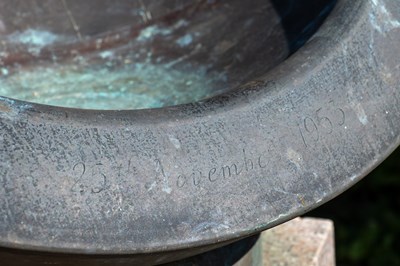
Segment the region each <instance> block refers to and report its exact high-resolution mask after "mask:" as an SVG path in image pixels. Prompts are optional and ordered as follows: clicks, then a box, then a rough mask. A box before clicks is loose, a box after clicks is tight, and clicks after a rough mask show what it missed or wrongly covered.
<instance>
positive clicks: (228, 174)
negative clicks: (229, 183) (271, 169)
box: [172, 149, 267, 188]
mask: <svg viewBox="0 0 400 266" xmlns="http://www.w3.org/2000/svg"><path fill="white" fill-rule="evenodd" d="M241 157H242V158H241V159H238V160H237V161H236V162H231V163H226V164H222V165H218V166H213V167H211V168H208V169H207V168H206V169H194V170H193V171H192V172H191V173H180V174H177V175H176V176H175V177H172V180H174V182H175V185H176V187H177V188H184V187H189V186H192V187H199V186H201V185H204V184H205V183H209V184H210V183H215V182H218V181H223V180H228V179H230V178H235V177H238V176H241V175H245V174H247V173H250V172H255V171H258V170H260V169H264V168H266V167H267V163H266V161H265V157H264V156H263V155H256V156H254V155H253V156H249V155H248V154H247V152H246V150H245V149H243V150H242V156H241ZM250 157H251V158H250Z"/></svg>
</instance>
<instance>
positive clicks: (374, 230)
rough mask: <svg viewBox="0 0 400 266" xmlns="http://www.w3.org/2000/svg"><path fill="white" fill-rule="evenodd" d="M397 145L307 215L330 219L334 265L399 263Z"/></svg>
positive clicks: (399, 157) (399, 164) (399, 172)
mask: <svg viewBox="0 0 400 266" xmlns="http://www.w3.org/2000/svg"><path fill="white" fill-rule="evenodd" d="M399 194H400V148H398V149H397V150H396V151H395V152H394V153H392V155H391V156H390V157H389V158H388V159H386V160H385V161H384V162H383V163H382V164H381V165H380V166H378V167H377V168H376V169H375V170H374V171H373V172H371V173H370V174H369V175H368V176H366V177H365V178H364V179H363V180H362V181H360V182H359V183H358V184H356V185H355V186H353V187H352V188H351V189H349V190H348V191H346V192H344V193H343V194H341V195H340V196H338V197H337V198H335V199H333V200H332V201H330V202H328V203H326V204H325V205H323V206H321V207H319V208H317V209H316V210H314V211H312V212H310V213H308V214H307V216H309V217H322V218H328V219H331V220H333V221H334V224H335V241H336V259H337V265H365V266H369V265H374V266H375V265H379V266H386V265H388V266H391V265H400V196H399Z"/></svg>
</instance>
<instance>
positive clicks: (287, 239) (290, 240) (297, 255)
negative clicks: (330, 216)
mask: <svg viewBox="0 0 400 266" xmlns="http://www.w3.org/2000/svg"><path fill="white" fill-rule="evenodd" d="M333 232H334V227H333V222H332V221H330V220H324V219H315V218H296V219H294V220H291V221H289V222H286V223H284V224H282V225H280V226H277V227H275V228H273V229H270V230H267V231H265V232H263V233H262V236H261V241H262V242H261V248H262V251H263V265H265V266H284V265H285V266H286V265H296V266H303V265H304V266H332V265H335V248H334V247H335V245H334V234H333Z"/></svg>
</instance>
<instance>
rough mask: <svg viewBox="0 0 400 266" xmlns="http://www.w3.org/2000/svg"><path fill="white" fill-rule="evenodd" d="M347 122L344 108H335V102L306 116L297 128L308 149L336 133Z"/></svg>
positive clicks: (330, 102)
mask: <svg viewBox="0 0 400 266" xmlns="http://www.w3.org/2000/svg"><path fill="white" fill-rule="evenodd" d="M345 122H346V114H345V112H344V110H343V109H342V108H338V107H335V103H334V101H333V100H331V101H329V103H328V105H327V106H324V107H320V108H318V109H316V110H315V111H314V113H313V114H310V115H308V116H306V117H305V118H304V119H303V121H302V122H301V123H299V124H298V125H297V126H298V128H299V132H300V136H301V139H302V140H303V143H304V145H305V146H306V147H308V146H309V145H311V143H313V142H318V141H319V140H320V139H321V138H322V137H324V136H328V135H331V134H333V133H334V131H335V130H337V129H338V128H340V127H341V126H343V125H344V124H345Z"/></svg>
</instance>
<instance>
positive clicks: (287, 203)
mask: <svg viewBox="0 0 400 266" xmlns="http://www.w3.org/2000/svg"><path fill="white" fill-rule="evenodd" d="M399 10H400V2H397V1H389V0H368V1H364V0H355V1H354V0H342V1H339V2H338V4H337V6H336V7H335V9H334V11H333V13H332V14H331V15H330V17H329V18H328V19H327V21H326V22H325V23H324V25H323V26H322V28H321V29H320V30H319V31H318V33H317V34H316V35H315V36H314V37H313V38H312V39H311V40H310V41H309V42H308V43H307V44H306V45H305V46H304V47H302V48H301V49H300V50H299V51H298V52H296V53H295V54H293V55H292V56H291V57H290V58H288V59H287V60H286V61H285V62H284V63H282V64H280V65H279V66H277V67H276V68H275V69H273V70H272V71H270V72H268V73H267V74H266V75H264V76H262V77H259V78H258V79H257V80H254V81H253V82H250V83H247V84H245V85H243V86H242V87H241V88H240V89H238V90H236V91H233V92H229V93H227V94H224V95H220V96H217V97H214V98H211V99H209V100H206V101H202V102H197V103H193V104H187V105H182V106H175V107H167V108H162V109H151V110H136V111H88V110H86V111H82V110H75V109H63V108H56V107H46V106H42V105H35V104H30V103H26V102H19V101H11V100H9V99H6V98H0V99H1V100H0V102H1V105H0V118H1V119H0V127H1V129H0V130H1V142H0V150H1V152H0V177H1V179H0V182H1V186H0V195H1V197H0V245H1V246H3V247H8V248H17V249H27V250H35V251H46V252H58V253H74V254H76V255H75V256H69V257H68V259H69V260H76V261H80V262H82V261H84V262H85V263H89V262H93V260H90V259H94V260H96V259H97V260H101V261H102V263H104V264H107V263H114V264H115V263H125V262H130V263H134V262H136V263H137V262H138V261H147V263H150V262H151V263H160V262H164V261H168V260H171V258H177V257H179V256H182V252H183V251H185V250H188V249H191V250H192V251H193V250H194V251H193V252H200V251H205V250H207V249H209V248H210V247H216V246H218V245H222V244H226V243H227V242H229V241H233V240H237V239H239V238H243V237H245V236H249V235H252V234H254V233H257V232H260V231H261V230H265V229H268V228H270V227H272V226H275V225H277V224H280V223H282V222H285V221H287V220H289V219H291V218H293V217H295V216H298V215H301V214H303V213H305V212H307V211H309V210H311V209H313V208H315V207H317V206H319V205H321V204H323V203H324V202H326V201H328V200H330V199H332V198H333V197H335V196H336V195H338V194H340V193H342V192H343V191H344V190H346V189H347V188H349V187H350V186H352V185H353V184H355V183H356V182H357V181H359V180H360V179H361V178H362V177H364V176H365V175H366V174H367V173H369V172H370V171H371V170H372V169H373V168H374V167H376V166H377V165H378V164H379V163H380V162H381V161H382V160H384V159H385V158H386V156H388V155H389V154H390V152H392V151H393V150H394V149H395V148H396V147H397V146H398V145H399V142H400V123H399V121H400V103H399V99H400V88H399V86H400V85H399V84H400V82H399V81H400V67H399V61H400V60H399V59H400V58H399V55H400V46H399V45H398V44H399V43H400V12H398V11H399ZM196 248H197V249H196ZM151 253H153V254H151ZM154 253H157V256H154ZM48 254H51V253H48ZM85 254H86V255H90V254H91V255H113V256H117V257H116V258H118V259H117V260H116V259H114V260H113V259H112V258H113V256H110V257H96V258H94V257H91V256H85ZM128 254H130V255H132V256H129V255H128ZM186 254H187V253H186ZM3 256H5V257H7V256H8V257H7V258H15V257H17V255H15V254H14V253H13V251H12V250H8V249H5V250H3ZM13 256H14V257H13ZM26 256H28V257H29V256H32V257H31V259H32V258H33V259H34V258H36V257H35V256H34V254H30V253H29V254H28V255H26ZM58 256H61V255H58ZM151 256H152V257H151ZM58 258H60V257H58ZM64 258H65V257H64ZM114 258H115V257H114ZM33 259H32V260H33ZM87 265H89V264H87ZM115 265H116V264H115Z"/></svg>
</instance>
